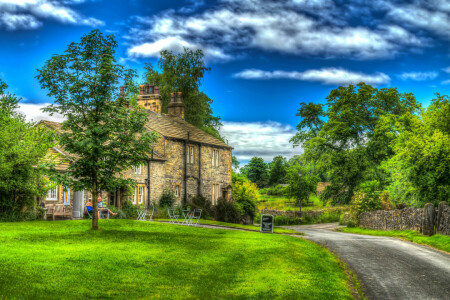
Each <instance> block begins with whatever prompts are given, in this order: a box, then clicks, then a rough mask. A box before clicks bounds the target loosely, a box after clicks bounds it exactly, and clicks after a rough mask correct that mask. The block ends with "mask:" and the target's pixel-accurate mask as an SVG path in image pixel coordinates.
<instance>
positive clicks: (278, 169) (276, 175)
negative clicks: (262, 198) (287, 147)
mask: <svg viewBox="0 0 450 300" xmlns="http://www.w3.org/2000/svg"><path fill="white" fill-rule="evenodd" d="M286 168H287V160H286V158H285V157H283V156H281V155H278V156H275V157H274V158H273V161H272V162H271V163H269V185H277V184H280V183H284V182H285V181H286Z"/></svg>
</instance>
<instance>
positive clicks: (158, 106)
mask: <svg viewBox="0 0 450 300" xmlns="http://www.w3.org/2000/svg"><path fill="white" fill-rule="evenodd" d="M139 87H140V93H139V96H138V97H137V99H136V100H137V104H138V105H139V106H141V107H143V108H145V110H147V111H148V112H150V111H152V112H155V113H157V114H159V115H160V114H161V113H162V98H161V95H159V87H157V86H154V85H153V84H149V83H146V84H141V85H140V86H139Z"/></svg>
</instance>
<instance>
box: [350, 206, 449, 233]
mask: <svg viewBox="0 0 450 300" xmlns="http://www.w3.org/2000/svg"><path fill="white" fill-rule="evenodd" d="M359 226H361V227H363V228H368V229H375V230H414V231H418V232H421V233H423V234H425V235H433V234H434V233H439V234H444V235H450V206H448V205H447V203H445V202H442V203H441V204H439V207H438V208H435V207H433V205H432V204H427V205H425V207H424V208H405V209H401V210H400V209H395V210H377V211H371V212H365V213H362V214H361V215H360V216H359Z"/></svg>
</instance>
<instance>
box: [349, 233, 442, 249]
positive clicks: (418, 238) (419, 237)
mask: <svg viewBox="0 0 450 300" xmlns="http://www.w3.org/2000/svg"><path fill="white" fill-rule="evenodd" d="M342 231H344V232H349V233H358V234H367V235H376V236H392V237H396V238H400V239H404V240H407V241H410V242H414V243H418V244H423V245H428V246H431V247H434V248H436V249H439V250H442V251H446V252H449V253H450V236H447V235H440V234H435V235H432V236H426V235H423V234H420V233H418V232H416V231H412V230H404V231H397V230H386V231H384V230H372V229H365V228H360V227H356V228H342Z"/></svg>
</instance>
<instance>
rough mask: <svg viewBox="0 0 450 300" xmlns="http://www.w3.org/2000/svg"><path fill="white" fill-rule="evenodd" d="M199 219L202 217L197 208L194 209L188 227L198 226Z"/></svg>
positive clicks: (200, 211)
mask: <svg viewBox="0 0 450 300" xmlns="http://www.w3.org/2000/svg"><path fill="white" fill-rule="evenodd" d="M201 217H202V210H201V209H198V208H196V209H194V212H193V213H192V216H191V221H190V224H189V225H198V224H199V222H200V218H201Z"/></svg>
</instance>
